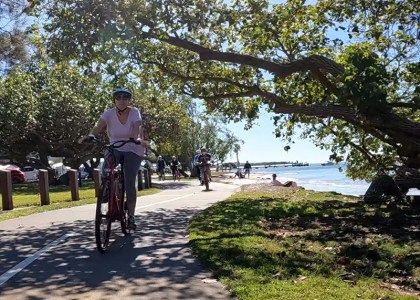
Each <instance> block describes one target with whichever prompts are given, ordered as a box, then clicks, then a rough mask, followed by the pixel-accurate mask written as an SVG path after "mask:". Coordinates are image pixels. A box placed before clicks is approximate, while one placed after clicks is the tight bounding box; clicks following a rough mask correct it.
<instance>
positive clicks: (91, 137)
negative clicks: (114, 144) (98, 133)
mask: <svg viewBox="0 0 420 300" xmlns="http://www.w3.org/2000/svg"><path fill="white" fill-rule="evenodd" d="M94 140H96V137H95V135H93V134H89V135H85V136H82V137H81V138H79V139H78V140H77V142H78V143H79V144H84V143H88V142H92V141H94Z"/></svg>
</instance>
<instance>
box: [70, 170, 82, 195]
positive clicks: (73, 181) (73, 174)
mask: <svg viewBox="0 0 420 300" xmlns="http://www.w3.org/2000/svg"><path fill="white" fill-rule="evenodd" d="M68 172H69V183H70V191H71V200H72V201H77V200H79V199H80V197H79V183H78V180H77V173H78V172H77V170H74V169H70V170H69V171H68Z"/></svg>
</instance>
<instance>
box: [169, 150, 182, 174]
mask: <svg viewBox="0 0 420 300" xmlns="http://www.w3.org/2000/svg"><path fill="white" fill-rule="evenodd" d="M180 166H181V164H180V163H179V161H178V160H177V159H176V156H175V155H174V156H172V160H171V170H172V177H173V178H174V180H175V179H178V180H179V167H180Z"/></svg>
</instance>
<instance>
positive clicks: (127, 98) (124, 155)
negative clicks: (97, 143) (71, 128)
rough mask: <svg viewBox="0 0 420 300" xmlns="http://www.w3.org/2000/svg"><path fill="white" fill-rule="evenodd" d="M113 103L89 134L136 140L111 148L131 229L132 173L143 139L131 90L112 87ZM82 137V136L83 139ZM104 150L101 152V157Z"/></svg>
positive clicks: (141, 155) (134, 193)
mask: <svg viewBox="0 0 420 300" xmlns="http://www.w3.org/2000/svg"><path fill="white" fill-rule="evenodd" d="M112 96H113V102H114V105H115V107H113V108H110V109H108V110H106V111H105V112H104V113H103V114H102V116H101V117H100V118H99V120H98V121H97V123H96V125H95V126H94V127H93V128H92V129H91V131H90V134H89V135H94V136H98V135H102V134H104V133H105V132H106V133H107V135H108V138H109V141H110V143H114V142H116V141H120V140H129V139H134V140H135V141H136V143H127V144H125V145H124V146H122V147H121V148H118V149H116V150H115V151H114V153H115V156H116V160H117V161H116V164H119V163H120V162H121V160H123V161H124V166H123V169H124V186H125V190H126V199H127V209H128V224H127V228H128V229H135V228H136V223H135V219H134V212H135V208H136V200H137V191H136V184H135V183H136V176H137V173H138V171H139V168H140V163H141V161H142V160H143V159H144V153H145V146H147V142H146V141H145V140H143V139H142V136H141V132H142V131H141V128H140V127H141V120H142V118H141V115H140V111H139V110H138V109H137V108H135V107H134V106H131V105H130V104H131V103H130V102H131V100H132V93H131V91H130V90H129V89H127V88H116V89H115V90H114V91H113V93H112ZM86 138H87V137H85V138H82V139H86ZM106 156H107V153H105V157H106ZM104 168H105V164H103V169H102V176H104V174H105V170H104Z"/></svg>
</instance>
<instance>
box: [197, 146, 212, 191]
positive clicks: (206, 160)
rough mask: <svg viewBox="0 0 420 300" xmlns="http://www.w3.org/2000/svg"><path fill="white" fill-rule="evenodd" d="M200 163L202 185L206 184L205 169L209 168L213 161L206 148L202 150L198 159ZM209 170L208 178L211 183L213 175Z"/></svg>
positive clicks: (208, 169)
mask: <svg viewBox="0 0 420 300" xmlns="http://www.w3.org/2000/svg"><path fill="white" fill-rule="evenodd" d="M197 161H198V165H199V166H200V174H201V185H203V184H204V181H203V180H204V168H203V167H205V166H209V165H210V161H211V155H210V153H207V149H206V148H201V154H200V155H199V156H198V158H197ZM206 170H207V178H208V179H209V181H211V173H210V168H206Z"/></svg>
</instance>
